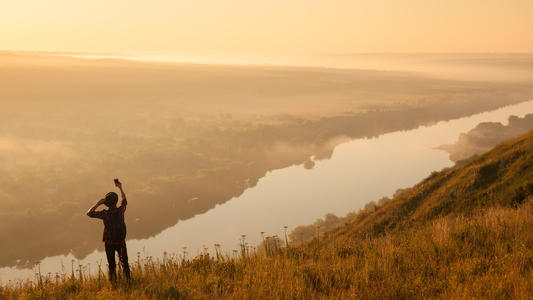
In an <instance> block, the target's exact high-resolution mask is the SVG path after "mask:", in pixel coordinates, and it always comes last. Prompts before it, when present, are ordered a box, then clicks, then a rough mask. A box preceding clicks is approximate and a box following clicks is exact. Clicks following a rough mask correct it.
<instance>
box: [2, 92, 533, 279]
mask: <svg viewBox="0 0 533 300" xmlns="http://www.w3.org/2000/svg"><path fill="white" fill-rule="evenodd" d="M532 112H533V100H532V101H528V102H523V103H520V104H517V105H512V106H507V107H503V108H500V109H497V110H493V111H490V112H485V113H480V114H475V115H472V116H470V117H465V118H460V119H454V120H450V121H443V122H438V123H436V124H434V125H431V126H422V127H419V128H417V129H415V130H409V131H398V132H392V133H388V134H384V135H381V136H379V137H376V138H371V139H357V140H353V141H350V142H347V143H344V144H341V145H339V146H337V147H336V148H335V151H334V153H333V155H332V157H331V159H329V160H320V161H317V160H315V161H314V162H315V166H314V167H313V168H312V169H306V168H304V166H303V165H298V166H292V167H288V168H285V169H280V170H275V171H271V172H269V173H268V174H267V175H266V176H265V177H263V178H262V179H260V181H259V182H258V183H257V185H256V186H255V187H253V188H249V189H247V190H246V191H245V192H244V193H243V194H242V195H241V196H239V197H236V198H233V199H232V200H230V201H228V202H226V203H224V204H221V205H218V206H216V207H215V208H213V209H211V210H210V211H208V212H206V213H204V214H202V215H197V216H195V217H193V218H191V219H188V220H185V221H180V222H179V223H177V224H176V225H175V226H173V227H171V228H168V229H166V230H164V231H163V232H161V233H159V234H158V235H156V236H154V237H152V238H149V239H143V240H129V241H128V242H127V244H128V252H129V256H130V260H134V259H135V257H136V255H137V253H141V255H142V256H148V255H149V256H153V257H155V258H161V257H163V253H164V252H165V251H166V252H169V253H182V252H183V247H187V251H188V253H189V257H191V256H194V255H196V254H197V253H199V252H200V251H203V249H204V248H209V249H211V251H212V250H213V248H214V244H215V243H218V244H220V245H221V248H222V249H223V251H225V252H226V253H231V251H232V250H234V249H237V248H238V245H239V240H240V238H241V235H246V236H247V238H246V239H247V241H248V243H250V244H251V245H257V244H258V243H259V242H260V240H261V235H260V232H266V234H268V235H274V234H278V235H280V236H282V235H283V230H284V229H283V227H284V226H288V228H289V230H291V229H292V228H294V227H296V226H298V225H306V224H310V223H312V222H313V221H315V220H316V219H317V218H320V217H322V216H323V215H324V214H326V213H334V214H337V215H345V214H346V213H348V212H349V211H354V210H357V209H359V208H361V207H363V206H364V205H365V204H366V203H368V202H369V201H372V200H377V199H379V198H381V197H383V196H389V197H390V196H392V194H393V193H394V192H395V191H396V190H397V189H398V188H404V187H409V186H412V185H414V184H416V183H417V182H419V181H420V180H422V179H423V178H425V177H427V176H428V175H429V174H430V173H431V172H432V171H435V170H441V169H442V168H445V167H449V166H452V165H453V162H452V161H450V160H449V158H448V154H447V153H446V152H444V151H441V150H436V149H434V148H435V147H436V146H439V145H442V144H451V143H454V142H455V141H456V140H457V138H458V136H459V134H460V133H462V132H466V131H468V130H470V129H472V128H473V127H475V126H476V125H477V124H479V123H481V122H501V123H504V124H505V123H506V122H507V119H508V117H509V116H511V115H516V116H520V117H522V116H524V115H525V114H527V113H532ZM129 200H130V201H129V205H135V199H129ZM191 201H194V199H191ZM95 238H97V237H95ZM72 260H75V262H76V265H77V264H78V263H79V264H82V265H86V266H88V271H89V269H90V266H91V265H92V266H93V267H92V269H93V270H92V271H93V272H94V270H95V269H96V268H95V266H96V262H100V261H102V262H104V263H103V264H104V265H105V254H104V253H102V252H99V251H95V252H93V253H91V254H90V255H88V256H87V257H85V258H83V259H81V260H77V259H76V258H74V256H73V255H72V254H67V255H60V256H55V257H48V258H45V259H43V260H42V261H41V263H40V265H39V266H36V267H34V268H27V269H26V268H15V267H7V268H0V283H2V284H5V283H8V282H9V281H12V282H13V281H16V280H21V279H27V278H32V276H34V274H35V272H36V268H37V267H40V270H41V273H43V274H47V273H48V272H50V273H52V274H54V273H56V272H63V271H65V272H67V273H70V266H71V261H72ZM62 265H63V266H64V267H63V269H62Z"/></svg>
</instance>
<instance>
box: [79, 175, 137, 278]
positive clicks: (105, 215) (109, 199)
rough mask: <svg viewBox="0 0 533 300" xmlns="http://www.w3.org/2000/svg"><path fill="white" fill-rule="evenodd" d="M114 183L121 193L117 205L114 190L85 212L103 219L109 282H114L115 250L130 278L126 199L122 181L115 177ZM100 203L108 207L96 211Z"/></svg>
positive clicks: (92, 216)
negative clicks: (125, 216) (120, 200)
mask: <svg viewBox="0 0 533 300" xmlns="http://www.w3.org/2000/svg"><path fill="white" fill-rule="evenodd" d="M115 185H116V186H117V187H118V188H119V189H120V193H121V195H122V202H121V203H120V206H119V207H117V202H118V195H117V194H116V193H115V192H109V193H107V194H106V195H105V197H104V198H103V199H100V201H98V202H97V203H96V204H95V205H94V206H93V207H91V209H89V211H88V212H87V216H89V217H91V218H97V219H102V220H103V221H104V236H103V239H102V240H103V242H104V243H105V253H106V256H107V263H108V265H109V280H110V281H111V282H115V281H116V276H117V275H116V262H115V252H117V253H118V257H119V259H120V263H121V264H122V270H123V271H124V275H125V276H126V278H127V280H128V281H129V280H130V266H129V264H128V250H127V249H126V223H125V222H124V213H125V212H126V206H127V205H128V201H127V200H126V194H124V190H123V189H122V183H121V182H120V181H118V179H115ZM102 204H104V205H105V206H107V208H108V209H104V210H101V211H96V209H97V208H98V206H100V205H102Z"/></svg>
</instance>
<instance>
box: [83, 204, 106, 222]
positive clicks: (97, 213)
mask: <svg viewBox="0 0 533 300" xmlns="http://www.w3.org/2000/svg"><path fill="white" fill-rule="evenodd" d="M104 201H105V199H100V200H99V201H98V202H96V204H95V205H94V206H93V207H91V208H90V209H89V210H88V211H87V216H89V217H91V218H99V219H101V218H102V217H103V215H102V211H96V209H97V208H98V206H100V205H102V204H104Z"/></svg>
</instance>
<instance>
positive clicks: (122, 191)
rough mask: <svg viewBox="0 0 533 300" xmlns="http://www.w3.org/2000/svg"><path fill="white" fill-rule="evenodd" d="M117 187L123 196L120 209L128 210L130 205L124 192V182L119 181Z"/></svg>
mask: <svg viewBox="0 0 533 300" xmlns="http://www.w3.org/2000/svg"><path fill="white" fill-rule="evenodd" d="M117 187H118V188H119V189H120V195H121V196H122V202H120V208H122V209H126V206H127V205H128V200H127V199H126V194H125V193H124V190H123V189H122V182H120V181H117Z"/></svg>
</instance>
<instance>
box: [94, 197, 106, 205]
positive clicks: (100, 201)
mask: <svg viewBox="0 0 533 300" xmlns="http://www.w3.org/2000/svg"><path fill="white" fill-rule="evenodd" d="M104 203H105V199H104V198H102V199H100V200H98V202H96V205H102V204H104Z"/></svg>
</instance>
